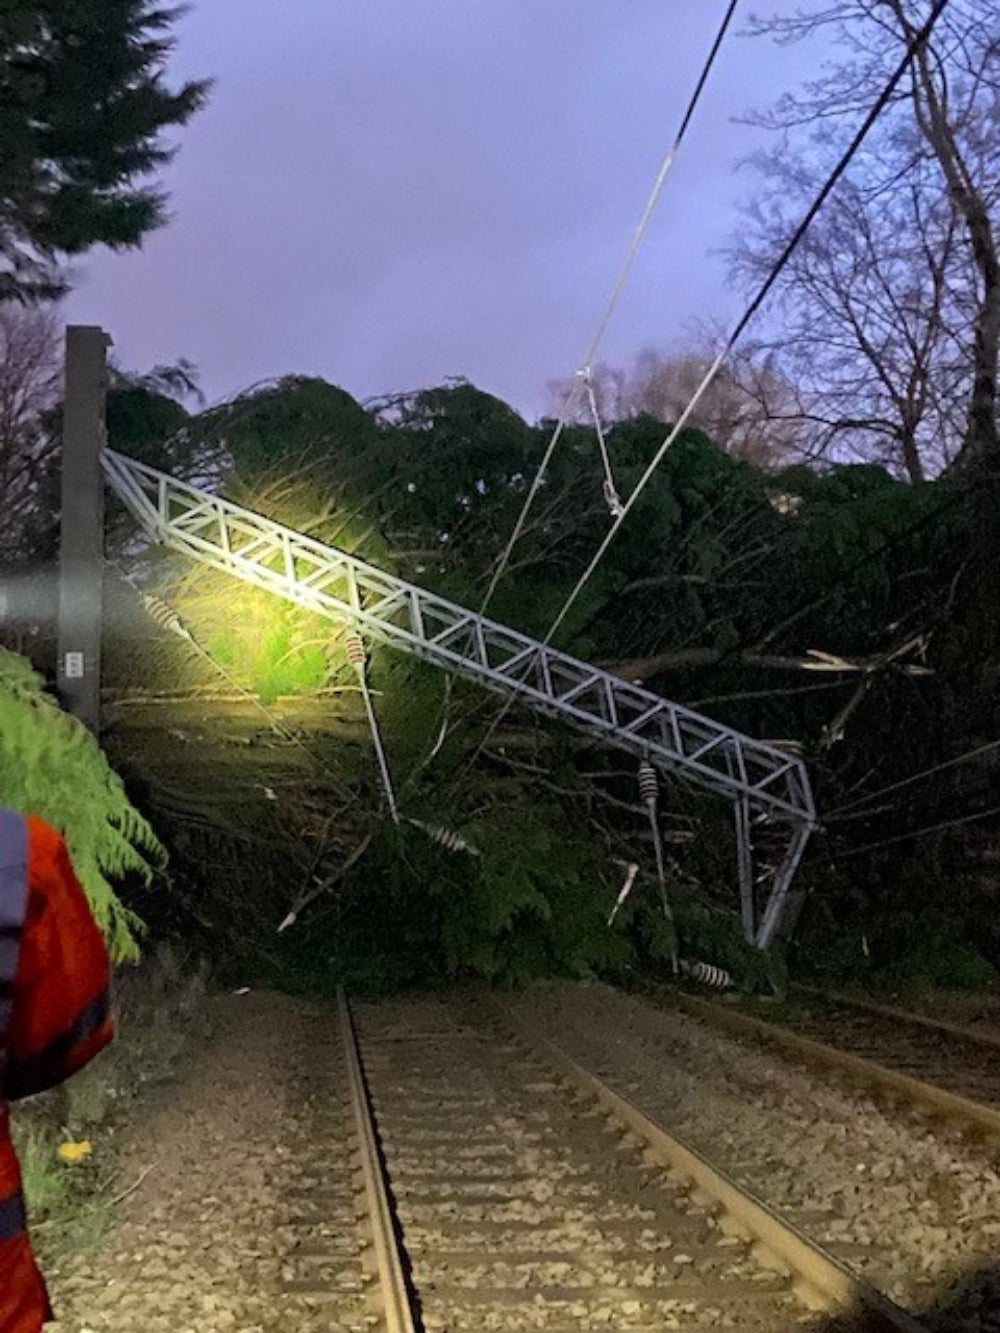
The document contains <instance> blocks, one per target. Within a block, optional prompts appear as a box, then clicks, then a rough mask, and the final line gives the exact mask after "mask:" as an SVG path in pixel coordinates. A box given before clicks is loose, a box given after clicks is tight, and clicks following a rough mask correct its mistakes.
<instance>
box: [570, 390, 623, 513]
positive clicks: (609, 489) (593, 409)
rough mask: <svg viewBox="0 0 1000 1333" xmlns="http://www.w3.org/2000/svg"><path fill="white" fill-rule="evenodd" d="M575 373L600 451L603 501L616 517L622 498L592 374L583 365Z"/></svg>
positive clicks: (620, 510) (620, 507) (620, 508)
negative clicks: (578, 379)
mask: <svg viewBox="0 0 1000 1333" xmlns="http://www.w3.org/2000/svg"><path fill="white" fill-rule="evenodd" d="M576 373H577V375H578V376H579V377H580V379H581V380H582V381H583V386H584V389H585V390H586V394H587V402H588V404H589V406H590V415H591V419H592V420H593V422H594V433H595V434H596V436H597V447H598V448H599V449H600V451H601V464H602V466H603V468H604V486H603V493H604V503H605V504H606V505H607V506H608V512H609V513H610V515H611V517H612V518H617V517H618V515H619V514H620V513H621V512H622V500H621V496H620V495H619V494H618V488H617V487H616V486H615V475H614V473H613V472H612V471H611V458H610V456H609V454H608V443H607V440H606V439H605V438H604V425H603V423H602V421H601V413H600V409H599V408H598V406H597V395H596V394H595V393H594V380H593V376H592V375H591V371H590V367H589V366H584V367H583V369H582V370H578V371H577V372H576Z"/></svg>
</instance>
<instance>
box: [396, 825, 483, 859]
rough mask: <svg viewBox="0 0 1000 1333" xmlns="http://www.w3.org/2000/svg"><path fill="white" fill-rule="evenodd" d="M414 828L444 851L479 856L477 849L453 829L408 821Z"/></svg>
mask: <svg viewBox="0 0 1000 1333" xmlns="http://www.w3.org/2000/svg"><path fill="white" fill-rule="evenodd" d="M409 823H411V824H412V825H413V826H414V828H418V829H422V830H423V832H424V833H426V834H427V836H428V838H433V839H434V841H435V842H436V843H439V844H440V845H441V846H442V847H443V848H444V849H445V850H446V851H449V852H467V853H468V855H469V856H479V854H480V853H479V849H478V847H473V845H472V844H471V843H470V842H466V840H465V838H463V837H462V835H461V833H456V832H455V830H454V829H449V828H442V827H441V825H440V824H425V823H424V821H423V820H422V819H410V820H409Z"/></svg>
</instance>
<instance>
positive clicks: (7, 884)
mask: <svg viewBox="0 0 1000 1333" xmlns="http://www.w3.org/2000/svg"><path fill="white" fill-rule="evenodd" d="M109 974H110V966H109V962H108V952H107V949H106V948H105V945H104V941H103V939H102V938H101V934H100V932H99V930H98V929H97V926H96V925H95V923H94V919H93V916H92V915H91V912H90V907H89V906H88V903H87V899H86V897H85V896H84V892H83V889H82V888H81V887H80V883H79V881H78V880H77V878H76V875H75V874H74V872H73V866H72V864H71V863H70V859H69V853H68V852H67V850H66V844H65V843H64V842H63V840H62V838H61V837H60V835H59V834H58V833H57V832H56V831H55V829H52V828H50V827H49V826H48V824H45V823H43V821H42V820H40V819H36V818H35V817H34V816H29V817H28V818H26V819H25V818H22V817H21V816H20V815H16V814H14V813H13V812H12V811H9V810H5V811H0V1333H38V1330H39V1329H41V1327H42V1325H43V1324H44V1323H46V1322H47V1321H48V1320H50V1319H52V1318H53V1315H52V1310H51V1308H50V1306H49V1301H48V1296H47V1294H46V1291H45V1283H44V1282H43V1280H42V1276H41V1274H40V1273H39V1271H38V1267H37V1265H36V1263H35V1259H34V1255H33V1254H32V1251H31V1243H30V1241H29V1239H28V1232H27V1228H26V1224H25V1213H24V1198H23V1196H22V1194H21V1173H20V1170H19V1168H18V1164H17V1158H16V1157H15V1155H14V1148H13V1145H12V1144H11V1140H10V1123H9V1107H8V1103H9V1102H12V1101H17V1100H18V1098H20V1097H29V1096H31V1094H32V1093H36V1092H42V1091H44V1090H45V1089H46V1088H51V1087H54V1086H55V1084H57V1083H61V1082H62V1081H63V1079H66V1078H69V1076H70V1075H71V1074H75V1073H76V1072H77V1071H78V1070H79V1069H82V1068H83V1066H84V1065H85V1064H87V1063H88V1062H89V1061H90V1060H92V1059H93V1058H94V1056H95V1055H96V1054H97V1053H98V1051H100V1050H102V1049H103V1048H104V1047H105V1046H106V1045H107V1044H108V1042H109V1041H110V1040H111V1037H112V1026H111V1019H110V1015H109V996H108V986H109Z"/></svg>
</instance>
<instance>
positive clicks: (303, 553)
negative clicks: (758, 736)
mask: <svg viewBox="0 0 1000 1333" xmlns="http://www.w3.org/2000/svg"><path fill="white" fill-rule="evenodd" d="M102 466H103V468H104V471H105V475H106V477H107V480H108V482H109V484H110V485H111V487H112V489H113V490H114V491H115V493H116V494H117V495H118V496H119V498H120V499H121V500H122V501H123V502H124V504H125V505H126V507H127V508H128V509H129V511H130V512H131V513H132V515H133V516H134V517H135V519H136V520H137V521H138V523H139V524H140V526H141V527H142V528H143V529H144V531H145V532H146V533H147V534H148V536H149V537H150V538H151V539H152V540H153V541H156V542H159V543H162V544H163V545H165V546H169V547H171V548H172V549H174V550H177V551H181V552H183V553H184V554H185V555H187V556H189V557H190V558H192V559H194V560H197V561H198V562H200V563H201V564H205V565H209V566H211V567H212V568H215V569H219V570H223V571H224V572H226V573H227V574H230V575H232V576H233V577H235V578H238V579H240V580H241V581H242V582H245V583H249V584H251V585H252V586H254V587H257V588H261V589H263V590H265V591H267V592H270V593H273V594H275V595H276V596H278V597H281V598H284V599H285V600H286V601H290V602H292V603H294V604H295V605H297V606H301V607H303V608H305V609H306V610H308V611H311V612H314V613H315V614H317V615H322V616H325V617H327V618H328V619H331V620H335V621H338V622H341V623H344V622H346V623H347V624H350V625H352V626H354V627H355V628H357V629H359V630H363V631H364V632H365V633H367V634H369V635H370V636H371V637H372V638H374V639H376V640H378V641H380V642H382V643H386V644H389V645H391V646H393V647H395V648H399V649H402V650H403V651H405V652H407V653H410V654H412V655H414V656H416V657H418V658H421V659H423V660H425V661H429V662H432V663H434V665H436V666H439V667H442V668H444V669H445V670H447V671H450V672H453V673H455V674H458V675H462V676H465V677H468V678H470V679H473V680H475V681H477V682H478V683H479V684H480V685H483V686H485V687H486V688H487V689H491V690H494V691H497V692H498V693H501V694H505V695H507V696H508V697H512V698H514V699H517V700H521V701H523V702H524V703H525V704H527V705H528V706H530V707H531V708H533V709H534V710H535V711H536V712H539V713H542V714H545V715H547V716H550V717H556V718H559V719H561V720H563V721H564V722H568V723H569V724H570V725H572V726H574V727H576V728H577V729H579V730H581V731H584V732H586V733H587V734H589V735H592V736H597V737H599V738H600V739H601V740H603V741H604V742H605V743H607V744H609V745H612V746H615V747H616V748H618V749H620V750H625V751H627V752H629V753H631V754H633V755H634V756H636V757H637V758H639V759H645V760H648V761H649V762H650V763H651V764H653V765H654V766H655V767H657V768H658V769H659V770H660V771H661V772H663V773H666V774H671V775H676V774H678V773H680V774H682V775H683V776H684V777H686V778H687V779H688V780H689V781H690V782H692V783H693V784H694V785H696V786H698V787H700V788H702V789H703V790H706V791H710V792H713V793H715V794H716V795H720V796H723V797H725V798H726V799H728V800H729V801H731V802H732V803H733V804H734V805H735V807H736V809H737V814H738V818H737V840H738V842H739V844H740V849H741V855H740V877H739V878H740V886H741V896H742V901H743V914H744V922H745V927H746V931H747V936H748V938H749V939H751V940H753V941H754V942H755V943H756V944H757V945H758V946H759V947H760V948H765V949H766V948H767V947H768V946H769V945H770V944H771V942H772V941H773V940H774V938H775V937H776V936H777V935H778V934H779V933H780V932H781V930H782V929H783V927H784V926H785V924H786V922H787V921H789V920H791V918H793V917H794V911H795V908H796V907H797V905H798V901H799V896H798V895H794V894H792V892H791V886H792V881H793V879H794V876H795V873H796V871H797V869H798V865H799V861H800V860H801V857H802V853H803V851H804V849H805V846H806V843H807V841H808V839H809V836H810V834H811V832H812V831H813V829H814V828H815V826H816V812H815V806H814V802H813V795H812V788H811V785H810V781H809V775H808V772H807V770H806V767H805V764H804V763H803V761H802V760H801V759H800V758H799V757H798V756H796V755H792V754H789V753H788V752H786V751H784V750H781V749H779V748H777V747H776V746H773V745H769V744H767V743H766V742H763V741H757V740H754V739H752V738H751V737H749V736H746V735H744V734H743V733H742V732H740V731H737V730H736V729H735V728H733V727H728V726H725V725H724V724H723V723H720V722H716V721H714V720H713V719H711V718H708V717H706V716H704V715H703V714H701V713H697V712H695V711H694V710H693V709H690V708H685V707H684V706H683V705H681V704H676V703H672V702H671V701H670V700H668V699H664V698H663V697H662V696H661V695H657V694H654V693H652V692H651V691H650V690H646V689H643V688H642V687H640V686H638V685H634V684H632V683H631V682H629V681H625V680H622V679H621V678H620V677H617V676H614V675H612V674H611V673H609V672H607V671H603V670H601V669H600V668H598V667H595V666H592V665H590V664H589V663H587V662H583V661H581V660H579V659H578V658H575V657H571V656H570V655H569V654H567V653H562V652H559V651H558V650H557V649H555V648H552V647H550V646H549V645H548V644H544V643H540V642H538V641H537V640H535V639H532V638H531V637H530V636H529V635H526V634H523V633H521V632H520V631H519V630H515V629H511V628H510V627H509V626H506V625H502V624H500V623H499V622H497V621H495V620H490V619H488V618H487V617H486V616H482V615H477V614H476V613H475V612H473V611H469V610H468V609H467V608H465V607H462V606H459V605H457V604H456V603H454V602H450V601H448V600H446V599H445V598H443V597H439V596H437V594H435V593H431V592H428V591H427V590H426V589H424V588H420V587H418V586H416V585H415V584H412V583H407V582H406V581H405V580H403V579H399V578H396V577H395V575H392V574H387V573H385V572H384V571H383V570H380V569H378V568H377V567H376V566H375V565H371V564H368V563H367V562H366V561H364V560H360V559H359V558H358V557H357V556H354V555H350V554H349V553H348V552H346V551H342V550H340V549H338V548H337V547H334V546H327V545H324V544H323V543H322V542H318V541H315V540H314V539H312V538H310V537H305V536H303V535H302V534H301V533H299V532H296V531H294V529H292V528H286V527H283V526H282V525H281V524H279V523H274V522H272V521H271V520H270V519H266V518H264V517H262V516H261V515H259V514H255V513H253V512H252V511H251V510H249V509H245V508H244V507H242V506H241V505H236V504H233V503H232V502H231V501H229V500H225V499H223V498H222V497H221V496H218V495H214V494H212V493H211V492H209V491H205V490H200V489H199V488H198V487H195V486H191V485H189V484H188V483H187V482H182V481H178V480H177V479H176V478H174V477H171V476H169V475H168V474H167V473H164V472H160V471H158V470H157V469H155V468H151V467H148V466H147V465H146V464H144V463H139V462H137V461H136V460H135V459H131V458H126V457H125V456H124V455H122V454H117V453H114V452H112V451H111V450H105V451H104V452H103V454H102ZM757 820H760V821H763V822H765V823H767V824H768V826H769V827H770V828H771V829H772V830H774V832H775V833H776V835H778V844H779V854H778V857H777V859H776V860H775V861H774V862H773V864H767V865H757V866H756V867H755V866H753V864H752V858H753V839H752V836H751V826H752V824H753V823H754V822H755V821H757ZM758 896H759V897H760V898H761V900H762V902H763V904H764V905H763V911H762V912H761V915H760V920H759V922H758V921H757V914H756V899H757V897H758Z"/></svg>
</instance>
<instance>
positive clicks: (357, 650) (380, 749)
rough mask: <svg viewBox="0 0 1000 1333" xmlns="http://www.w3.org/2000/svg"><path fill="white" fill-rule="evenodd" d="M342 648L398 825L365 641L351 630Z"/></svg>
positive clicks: (386, 794)
mask: <svg viewBox="0 0 1000 1333" xmlns="http://www.w3.org/2000/svg"><path fill="white" fill-rule="evenodd" d="M344 646H345V648H346V650H347V660H348V662H350V664H351V666H352V667H354V669H355V671H356V672H357V676H358V684H359V685H360V686H361V697H362V698H363V699H364V701H365V712H366V713H367V715H368V727H369V729H370V731H371V734H372V744H373V745H374V746H375V756H376V758H377V759H378V768H379V773H380V775H381V778H382V791H383V793H384V794H385V799H386V803H387V804H388V806H389V813H390V815H391V816H392V822H393V823H394V824H398V823H399V811H398V810H397V808H396V793H395V791H394V790H393V785H392V774H391V773H390V772H389V760H388V758H387V756H386V753H385V746H384V745H383V743H382V732H381V730H380V729H379V725H378V718H377V717H376V716H375V705H374V704H373V703H372V696H371V690H370V689H369V688H368V670H367V666H368V654H367V653H366V652H365V641H364V639H363V638H362V637H361V635H360V634H359V633H358V632H357V630H352V631H351V632H350V634H348V635H347V638H346V640H345V643H344Z"/></svg>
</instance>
